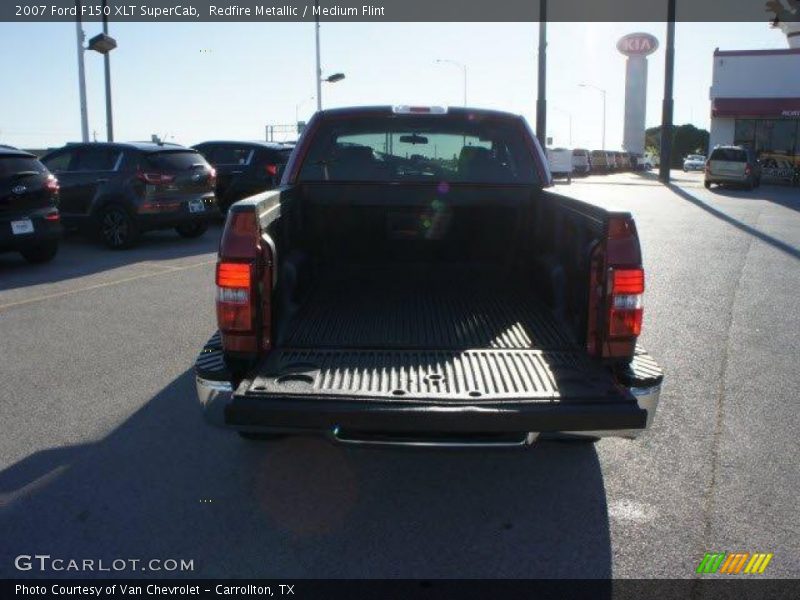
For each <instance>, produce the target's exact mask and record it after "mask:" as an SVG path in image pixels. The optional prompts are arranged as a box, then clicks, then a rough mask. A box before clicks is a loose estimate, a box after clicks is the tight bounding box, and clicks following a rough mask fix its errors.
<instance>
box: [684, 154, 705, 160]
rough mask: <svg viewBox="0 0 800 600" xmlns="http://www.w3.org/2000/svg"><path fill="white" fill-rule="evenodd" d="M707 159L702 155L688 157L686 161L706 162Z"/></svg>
mask: <svg viewBox="0 0 800 600" xmlns="http://www.w3.org/2000/svg"><path fill="white" fill-rule="evenodd" d="M705 159H706V157H705V156H703V155H702V154H690V155H689V156H687V157H686V160H705Z"/></svg>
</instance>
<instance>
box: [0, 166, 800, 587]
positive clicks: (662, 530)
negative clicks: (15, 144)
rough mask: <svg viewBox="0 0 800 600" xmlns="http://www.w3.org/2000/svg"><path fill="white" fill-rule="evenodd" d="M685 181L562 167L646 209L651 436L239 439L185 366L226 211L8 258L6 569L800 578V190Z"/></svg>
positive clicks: (596, 193) (595, 197) (209, 303)
mask: <svg viewBox="0 0 800 600" xmlns="http://www.w3.org/2000/svg"><path fill="white" fill-rule="evenodd" d="M674 176H675V180H674V183H673V185H671V186H670V187H664V186H662V185H660V184H659V183H658V182H657V181H656V178H655V175H654V174H652V173H647V174H639V173H621V174H616V175H608V176H598V177H591V178H588V179H585V180H580V179H575V180H573V183H572V184H571V185H569V186H567V185H565V184H559V185H557V186H556V191H562V190H563V191H565V193H568V194H569V195H572V196H576V197H578V198H580V199H582V200H587V201H591V202H595V203H597V204H600V205H602V206H604V207H617V208H620V209H624V210H629V211H631V212H632V213H633V214H634V216H635V217H636V220H637V225H638V229H639V233H640V236H641V239H642V245H643V251H644V264H645V268H646V271H647V292H646V295H645V307H646V308H645V317H644V318H645V325H644V332H643V335H642V338H641V341H642V343H643V345H644V346H645V347H646V348H647V349H648V350H649V351H650V352H651V353H652V354H653V355H654V356H655V357H656V358H657V359H658V360H659V362H660V363H661V364H662V365H663V367H664V369H665V371H666V379H665V386H664V389H663V392H662V395H661V404H660V408H659V413H658V416H657V421H656V423H655V425H654V428H653V429H652V430H651V431H649V432H647V433H646V434H645V435H644V436H643V437H642V438H641V439H639V440H638V441H626V440H614V439H607V440H603V441H601V442H599V443H597V444H595V445H592V444H565V443H559V442H542V443H539V444H537V445H536V446H534V447H533V448H532V449H530V450H528V451H499V450H498V451H485V450H466V451H441V450H439V451H429V450H410V449H407V450H384V449H381V450H376V449H368V450H367V449H352V448H345V447H339V446H333V445H331V444H329V443H328V442H326V441H323V440H318V439H313V438H296V439H288V440H285V441H280V442H274V443H255V442H248V441H244V440H242V439H240V438H239V437H238V436H237V435H235V434H234V433H230V432H226V431H222V430H217V429H213V428H210V427H209V426H207V425H205V423H204V422H203V419H202V416H201V413H200V410H199V408H198V406H196V400H195V392H194V383H193V376H192V370H191V368H192V363H193V361H194V358H195V356H196V354H197V352H198V350H199V349H200V348H201V346H202V344H203V343H204V342H205V341H206V340H207V339H208V337H209V336H210V335H211V334H212V333H213V331H214V329H215V317H214V304H213V297H214V285H213V269H214V267H213V265H214V262H215V258H216V245H217V242H218V239H219V234H220V231H221V227H220V225H214V226H212V227H211V229H210V230H209V231H208V232H207V233H206V234H205V235H204V236H203V237H200V238H198V239H194V240H187V239H182V238H180V237H178V236H177V235H176V234H175V233H174V232H172V231H169V232H157V233H150V234H147V235H146V236H145V237H144V239H143V240H142V243H141V244H140V245H139V246H137V247H136V248H134V249H132V250H129V251H117V252H113V251H109V250H107V249H105V248H103V247H102V246H100V245H99V244H97V243H95V242H91V241H89V240H87V239H85V238H82V237H79V236H77V235H71V236H69V237H68V238H67V240H66V241H65V243H64V244H63V246H62V248H61V251H60V253H59V254H58V256H57V257H56V258H55V260H54V261H53V262H52V263H50V264H46V265H40V266H31V265H28V264H27V263H25V262H24V261H23V260H22V259H21V258H20V257H19V256H18V255H16V254H4V255H0V355H1V356H2V361H1V362H0V394H1V395H2V398H3V403H2V408H1V409H0V417H2V421H3V424H4V435H3V436H2V437H0V457H2V458H1V459H0V460H2V466H1V467H0V468H1V469H2V470H0V529H2V531H3V532H4V535H3V539H4V544H3V545H2V550H0V554H2V556H0V574H2V576H3V577H12V576H15V575H18V574H19V573H18V572H17V571H16V570H15V569H14V566H13V565H14V556H16V555H17V554H22V553H26V554H34V553H44V554H50V555H52V556H60V557H74V558H95V559H99V558H103V559H106V560H109V561H110V560H113V559H114V558H142V559H150V558H159V559H167V558H174V559H187V560H193V561H194V571H193V572H192V573H168V574H167V575H170V576H188V575H194V576H199V577H203V578H206V577H208V578H213V577H256V576H258V577H283V578H294V577H347V578H361V577H422V578H433V577H454V578H455V577H503V578H515V577H519V578H527V577H608V576H615V577H691V576H693V575H694V572H695V568H696V566H697V564H698V562H699V561H700V559H701V558H702V556H703V554H704V553H705V552H715V551H727V552H735V551H749V552H754V551H758V552H771V553H774V555H775V556H774V558H773V560H772V562H771V564H770V567H769V570H768V571H767V573H768V575H770V576H773V577H797V576H800V531H798V528H797V518H796V506H797V497H798V495H800V466H799V465H798V461H797V459H796V457H797V455H798V452H799V451H800V418H798V413H797V390H798V389H800V385H799V384H800V375H798V370H797V365H796V362H797V357H798V356H800V336H799V335H798V333H799V331H798V323H800V302H798V291H799V290H798V281H800V197H798V193H797V188H789V187H775V186H769V185H763V186H762V187H760V188H758V189H756V190H754V191H744V190H732V189H718V188H713V189H712V190H710V191H709V190H705V189H703V184H702V177H703V175H702V173H688V174H684V173H681V172H675V173H674ZM123 574H124V575H128V576H131V575H133V576H136V575H137V573H130V572H125V573H123ZM163 574H164V573H152V572H149V573H143V574H142V575H146V576H154V575H155V576H158V575H163ZM61 575H62V576H63V575H69V574H67V573H62V574H61ZM78 575H86V574H85V573H84V574H78ZM103 575H108V574H107V573H106V574H103Z"/></svg>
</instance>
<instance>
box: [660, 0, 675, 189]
mask: <svg viewBox="0 0 800 600" xmlns="http://www.w3.org/2000/svg"><path fill="white" fill-rule="evenodd" d="M674 72H675V0H667V48H666V57H665V60H664V103H663V107H662V111H661V158H660V163H659V167H658V179H659V180H660V181H661V182H662V183H669V167H670V164H671V163H672V110H673V101H672V80H673V76H674Z"/></svg>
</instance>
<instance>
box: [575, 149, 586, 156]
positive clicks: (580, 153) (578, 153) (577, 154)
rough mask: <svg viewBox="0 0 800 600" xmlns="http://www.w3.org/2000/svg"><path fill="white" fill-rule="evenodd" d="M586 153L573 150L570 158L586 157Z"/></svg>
mask: <svg viewBox="0 0 800 600" xmlns="http://www.w3.org/2000/svg"><path fill="white" fill-rule="evenodd" d="M587 155H588V152H586V150H573V151H572V156H587Z"/></svg>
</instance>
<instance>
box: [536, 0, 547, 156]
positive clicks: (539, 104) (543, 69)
mask: <svg viewBox="0 0 800 600" xmlns="http://www.w3.org/2000/svg"><path fill="white" fill-rule="evenodd" d="M536 137H537V138H538V139H539V145H540V146H541V147H542V148H545V147H546V146H547V0H539V80H538V98H537V100H536Z"/></svg>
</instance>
